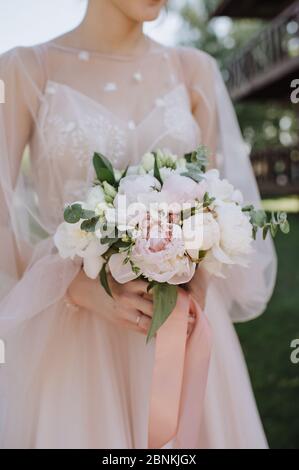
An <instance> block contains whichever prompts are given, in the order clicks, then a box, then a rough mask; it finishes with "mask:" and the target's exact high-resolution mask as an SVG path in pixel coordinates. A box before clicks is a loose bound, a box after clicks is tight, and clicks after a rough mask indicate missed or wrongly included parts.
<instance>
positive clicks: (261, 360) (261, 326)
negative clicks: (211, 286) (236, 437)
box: [236, 214, 299, 449]
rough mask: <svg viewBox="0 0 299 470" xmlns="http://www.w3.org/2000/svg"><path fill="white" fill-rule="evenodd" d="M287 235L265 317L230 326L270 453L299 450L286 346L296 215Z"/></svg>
mask: <svg viewBox="0 0 299 470" xmlns="http://www.w3.org/2000/svg"><path fill="white" fill-rule="evenodd" d="M289 220H290V223H291V233H290V234H289V235H288V236H284V235H282V234H278V235H277V237H276V239H275V245H276V249H277V254H278V263H279V265H278V266H279V268H278V278H277V284H276V288H275V291H274V295H273V297H272V299H271V301H270V303H269V305H268V308H267V310H266V312H265V313H264V314H263V315H262V316H261V317H259V318H258V319H256V320H253V321H251V322H248V323H244V324H239V325H237V326H236V329H237V332H238V335H239V338H240V341H241V343H242V347H243V350H244V353H245V357H246V360H247V364H248V368H249V373H250V376H251V379H252V383H253V387H254V392H255V396H256V399H257V403H258V407H259V411H260V414H261V417H262V421H263V424H264V427H265V431H266V434H267V437H268V441H269V445H270V447H271V448H285V449H286V448H288V449H289V448H299V364H297V365H294V364H292V363H291V361H290V354H291V351H292V350H291V348H290V343H291V341H292V340H293V339H295V338H299V253H298V249H299V244H298V242H299V214H292V215H289Z"/></svg>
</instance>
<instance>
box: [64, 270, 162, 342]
mask: <svg viewBox="0 0 299 470" xmlns="http://www.w3.org/2000/svg"><path fill="white" fill-rule="evenodd" d="M108 282H109V286H110V289H111V292H112V295H113V298H111V297H110V296H109V295H108V294H107V293H106V292H105V290H104V289H103V287H102V286H101V284H100V282H99V280H98V279H95V280H93V279H89V278H88V277H87V276H86V275H85V273H84V272H83V271H80V273H79V274H78V275H77V277H76V278H75V279H74V281H73V282H72V283H71V285H70V287H69V289H68V292H67V293H68V296H69V298H70V301H71V302H72V303H74V304H76V305H78V306H80V307H83V308H85V309H87V310H91V311H95V312H97V313H98V314H99V315H102V316H104V317H105V318H106V319H107V320H109V321H112V322H114V323H116V324H118V325H121V326H124V327H126V328H130V329H131V330H134V331H137V332H139V333H143V334H147V331H148V329H149V326H150V323H151V317H152V315H153V302H152V299H151V297H150V296H148V295H146V294H147V283H146V282H144V281H141V280H136V281H131V282H128V283H126V284H119V283H117V282H116V281H115V280H114V279H113V278H112V277H111V276H110V275H108Z"/></svg>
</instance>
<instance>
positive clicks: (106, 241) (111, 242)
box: [101, 237, 119, 246]
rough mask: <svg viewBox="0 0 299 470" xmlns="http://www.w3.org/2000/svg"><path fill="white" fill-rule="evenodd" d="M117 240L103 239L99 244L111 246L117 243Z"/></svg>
mask: <svg viewBox="0 0 299 470" xmlns="http://www.w3.org/2000/svg"><path fill="white" fill-rule="evenodd" d="M118 240H119V238H109V237H105V238H101V244H102V245H109V246H111V245H113V244H114V243H116V242H118Z"/></svg>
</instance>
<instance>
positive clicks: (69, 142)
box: [45, 114, 126, 168]
mask: <svg viewBox="0 0 299 470" xmlns="http://www.w3.org/2000/svg"><path fill="white" fill-rule="evenodd" d="M45 132H46V133H47V134H48V135H50V134H51V135H55V139H54V140H53V139H49V141H52V142H53V144H52V146H51V148H50V149H49V152H50V156H51V157H53V158H64V157H65V156H66V155H72V158H74V159H75V160H76V161H77V163H78V165H79V166H80V167H86V168H88V167H89V165H90V162H91V158H92V155H93V153H94V152H95V151H99V152H103V153H105V155H107V157H108V158H110V159H111V162H112V164H114V165H117V163H118V162H119V161H121V160H122V159H123V158H124V155H125V151H126V134H125V131H124V130H123V129H121V128H120V127H119V126H118V125H116V124H115V123H113V122H112V121H111V120H110V119H109V118H108V117H106V116H104V115H100V114H98V115H97V116H96V117H91V116H86V117H82V118H81V119H80V122H76V121H67V120H66V119H64V118H63V117H62V116H59V115H57V114H55V115H49V116H48V118H47V119H46V125H45Z"/></svg>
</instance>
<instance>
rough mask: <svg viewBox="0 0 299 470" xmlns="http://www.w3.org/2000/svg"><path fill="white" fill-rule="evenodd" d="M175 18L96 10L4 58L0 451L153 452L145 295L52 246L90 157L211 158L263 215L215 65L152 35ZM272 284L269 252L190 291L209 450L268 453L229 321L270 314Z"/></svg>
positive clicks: (144, 11) (109, 5) (152, 0)
mask: <svg viewBox="0 0 299 470" xmlns="http://www.w3.org/2000/svg"><path fill="white" fill-rule="evenodd" d="M165 4H166V1H165V0H89V5H88V10H87V14H86V17H85V19H84V21H83V22H82V24H81V25H80V26H79V27H78V28H77V29H75V30H73V31H71V32H70V33H67V34H65V35H63V36H61V37H58V38H57V39H55V40H53V41H50V42H47V43H44V44H41V45H38V46H35V47H28V48H21V47H20V48H16V49H13V50H12V51H10V52H8V53H6V54H4V55H2V56H1V58H0V78H1V79H2V80H3V81H4V83H5V104H1V105H0V158H1V173H0V224H1V225H0V234H1V245H0V251H1V256H0V273H1V277H0V279H1V282H0V289H1V301H0V338H1V339H4V340H5V344H6V364H5V366H2V367H1V369H0V397H1V401H0V446H1V447H2V448H110V449H111V448H129V449H132V448H146V446H147V426H148V402H149V393H150V384H151V371H152V367H153V363H154V346H155V342H154V341H152V342H151V343H150V344H149V345H145V336H144V335H145V333H146V331H147V328H148V326H149V322H150V317H151V315H152V302H151V300H150V299H149V298H147V297H146V296H145V295H144V292H145V284H144V283H143V282H142V281H135V282H130V283H128V284H126V285H118V284H117V283H116V282H113V284H112V279H111V280H110V283H111V285H112V291H113V294H114V298H113V299H111V298H110V297H109V296H108V295H107V294H106V293H105V291H104V290H103V288H102V287H101V286H100V284H99V282H98V281H92V280H90V279H88V278H87V277H86V276H85V275H84V274H83V273H82V271H81V270H80V266H79V265H78V263H77V262H76V261H65V260H62V259H61V258H60V257H59V256H58V254H57V251H56V250H55V248H54V244H53V234H54V233H55V230H56V228H57V225H58V224H59V223H60V222H61V214H62V210H63V207H64V204H65V203H66V202H69V201H73V200H80V199H81V198H82V197H83V193H84V190H85V189H86V188H87V187H88V184H89V182H90V181H91V178H92V171H91V167H92V165H91V156H92V155H93V152H94V151H100V152H102V153H104V154H105V155H107V156H108V157H109V158H110V159H111V162H112V163H113V165H114V166H116V167H118V168H120V169H121V168H124V167H125V166H126V165H127V164H128V163H131V164H134V163H137V161H138V159H139V158H140V156H141V155H143V154H144V153H145V152H147V151H149V150H151V149H155V148H169V149H171V150H172V151H173V152H175V153H177V154H183V153H185V152H187V151H190V150H192V149H194V148H195V147H197V146H198V145H199V144H200V143H204V144H206V145H207V146H208V147H209V148H210V149H211V150H212V152H213V155H214V157H213V158H212V159H211V161H210V166H211V167H218V168H219V170H220V172H221V175H222V176H224V177H227V178H228V179H229V180H230V181H231V182H232V184H234V185H236V187H239V188H240V189H241V190H242V191H243V194H244V195H245V199H246V201H248V202H253V203H255V204H259V201H260V198H259V194H258V190H257V186H256V182H255V179H254V177H253V174H252V170H251V166H250V163H249V159H248V156H247V153H246V147H245V145H244V143H243V140H242V137H241V134H240V131H239V128H238V124H237V122H236V118H235V115H234V111H233V108H232V105H231V102H230V100H229V97H228V94H227V91H226V89H225V87H224V85H223V82H222V79H221V75H220V73H219V71H218V69H217V67H216V65H215V61H214V60H213V59H212V58H211V57H210V56H209V55H207V54H205V53H204V52H201V51H198V50H195V49H192V48H187V47H165V46H163V45H161V44H159V43H158V42H156V41H154V40H151V39H150V38H148V37H147V36H145V35H144V34H143V22H144V21H151V20H154V19H155V18H157V17H158V15H159V13H160V11H161V9H162V8H163V7H164V6H165ZM24 150H25V153H24ZM23 155H24V158H22V156H23ZM275 274H276V258H275V254H274V250H273V246H272V243H271V241H270V240H269V241H267V242H266V243H263V244H262V243H261V240H259V239H258V240H257V241H256V242H255V253H254V254H253V255H252V260H251V265H250V267H249V268H247V269H245V268H240V267H233V268H232V269H231V270H229V271H228V272H227V275H226V277H225V278H224V279H222V278H221V279H220V278H217V279H216V278H208V277H207V275H206V274H205V273H204V272H202V270H201V269H199V270H198V272H197V275H196V277H195V278H194V279H193V280H192V282H191V284H190V286H189V289H190V292H191V295H193V296H194V297H195V298H196V299H197V300H198V302H199V303H200V305H201V306H202V307H204V309H205V313H206V315H207V317H208V319H209V322H210V325H211V328H212V331H213V350H212V358H211V363H210V369H209V377H208V385H207V390H206V396H205V402H204V413H203V419H202V422H201V427H200V432H197V431H196V429H198V427H197V426H195V424H196V423H194V422H192V420H191V422H190V423H188V424H189V429H190V431H191V433H192V432H193V437H192V439H193V442H196V447H198V448H212V449H216V448H234V449H237V448H266V447H267V442H266V438H265V435H264V432H263V428H262V425H261V422H260V418H259V415H258V412H257V408H256V405H255V401H254V397H253V393H252V390H251V385H250V381H249V378H248V374H247V370H246V366H245V363H244V359H243V355H242V351H241V349H240V345H239V342H238V339H237V336H236V333H235V331H234V328H233V325H232V322H234V321H245V320H249V319H251V318H254V317H255V316H257V315H259V314H260V313H262V311H263V310H264V309H265V307H266V304H267V302H268V300H269V298H270V296H271V293H272V289H273V285H274V281H275ZM191 327H192V325H190V331H191ZM197 424H198V423H197ZM177 445H178V444H177V443H176V441H175V439H174V440H173V441H171V442H169V443H168V444H167V445H166V447H168V448H171V447H176V446H177ZM186 447H188V442H187V443H186Z"/></svg>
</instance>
